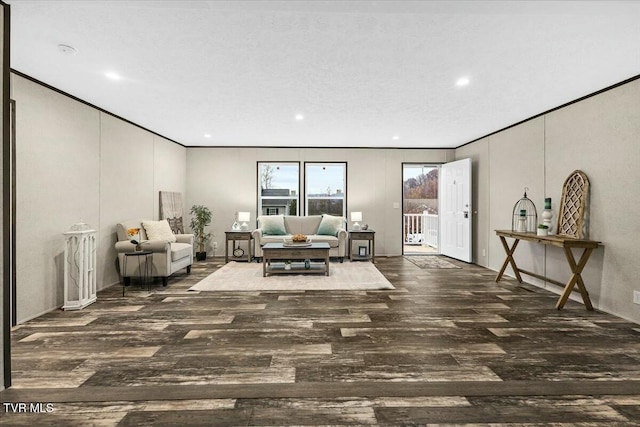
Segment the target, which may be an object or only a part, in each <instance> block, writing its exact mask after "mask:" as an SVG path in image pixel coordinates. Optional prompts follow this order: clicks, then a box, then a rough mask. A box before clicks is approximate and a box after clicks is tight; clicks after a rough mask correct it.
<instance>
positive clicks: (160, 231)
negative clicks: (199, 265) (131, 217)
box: [142, 219, 176, 243]
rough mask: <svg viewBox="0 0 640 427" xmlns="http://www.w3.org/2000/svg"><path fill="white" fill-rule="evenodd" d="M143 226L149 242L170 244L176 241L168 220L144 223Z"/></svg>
mask: <svg viewBox="0 0 640 427" xmlns="http://www.w3.org/2000/svg"><path fill="white" fill-rule="evenodd" d="M142 226H143V227H144V231H145V232H146V233H147V239H149V240H164V241H165V242H169V243H173V242H175V241H176V236H175V235H174V234H173V232H172V231H171V227H170V226H169V222H168V221H167V220H166V219H161V220H160V221H142Z"/></svg>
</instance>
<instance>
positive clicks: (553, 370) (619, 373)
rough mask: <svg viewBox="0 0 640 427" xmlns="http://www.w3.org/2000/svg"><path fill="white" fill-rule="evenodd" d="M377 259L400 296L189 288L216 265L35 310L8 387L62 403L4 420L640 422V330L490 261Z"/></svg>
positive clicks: (20, 331)
mask: <svg viewBox="0 0 640 427" xmlns="http://www.w3.org/2000/svg"><path fill="white" fill-rule="evenodd" d="M376 261H377V263H376V265H377V266H378V268H379V269H380V270H381V271H382V272H383V273H384V275H385V276H386V277H387V278H388V279H389V280H390V281H391V282H392V283H393V284H394V286H395V287H396V288H397V289H396V290H392V291H351V292H346V291H345V292H336V291H316V292H255V293H248V292H246V293H241V292H238V293H229V292H227V293H213V292H208V293H192V292H187V289H188V288H189V287H190V286H192V285H193V284H194V283H196V282H197V281H199V280H200V279H201V278H203V277H205V276H206V275H208V274H210V273H211V272H212V271H214V270H215V269H216V268H217V267H218V266H219V265H220V263H221V260H217V259H216V260H214V261H208V262H203V263H197V264H196V265H194V268H193V269H192V273H191V274H190V275H188V276H187V275H186V274H179V275H176V276H175V277H172V278H171V279H170V280H169V286H168V287H166V288H163V287H162V286H161V285H160V282H157V283H155V284H154V288H153V289H152V291H151V292H147V291H143V290H141V289H140V288H139V287H138V286H137V285H136V284H135V283H134V285H132V286H131V287H130V288H127V294H126V296H125V297H122V288H121V287H119V286H114V287H111V288H109V289H107V290H105V291H103V292H100V293H99V294H98V302H97V303H95V304H93V305H91V306H89V307H87V308H85V309H84V310H81V311H76V312H64V311H54V312H52V313H49V314H47V315H44V316H42V317H40V318H38V319H35V320H33V321H30V322H28V323H26V324H24V325H21V326H19V327H18V328H16V329H15V331H14V332H13V336H12V343H13V344H12V352H13V359H12V360H13V368H14V371H13V381H14V386H13V388H12V389H10V390H5V391H3V392H1V393H0V397H1V398H2V402H3V403H6V402H11V403H14V404H16V403H27V404H31V403H43V404H47V403H50V404H51V405H49V406H46V405H43V406H40V407H38V406H37V405H35V406H34V407H32V408H31V409H36V410H37V409H42V410H44V411H45V412H44V413H14V412H13V411H14V410H15V409H16V408H17V406H7V405H6V404H5V405H3V409H2V414H1V415H2V416H1V417H0V424H2V425H38V426H49V425H51V426H87V425H96V426H113V425H121V426H133V425H167V426H184V425H206V426H215V425H222V426H242V425H441V426H443V425H447V426H462V425H464V426H469V425H489V424H490V425H492V426H569V425H571V426H612V425H616V426H617V425H619V426H631V425H634V426H637V425H640V326H639V325H637V324H633V323H630V322H627V321H625V320H622V319H619V318H616V317H614V316H611V315H608V314H604V313H600V312H588V311H586V310H585V309H584V307H583V306H582V305H581V304H578V303H576V302H571V301H570V302H569V303H568V304H567V305H566V307H565V309H564V310H562V311H558V310H556V309H555V308H554V305H555V302H556V299H557V297H556V296H555V295H553V294H551V293H548V292H546V291H544V290H541V289H538V288H535V287H532V286H528V285H519V284H517V283H516V282H514V281H508V280H507V281H502V282H501V283H499V284H496V283H495V282H494V277H495V273H494V272H492V271H489V270H486V269H483V268H480V267H477V266H473V265H467V264H464V263H457V262H456V264H457V265H459V266H461V267H462V268H461V269H421V268H419V267H417V266H416V265H414V264H413V263H411V262H409V261H407V260H405V259H404V258H401V257H394V258H377V259H376ZM274 279H275V280H277V278H274ZM12 408H13V409H12ZM47 409H51V410H52V412H49V413H47V412H46V410H47Z"/></svg>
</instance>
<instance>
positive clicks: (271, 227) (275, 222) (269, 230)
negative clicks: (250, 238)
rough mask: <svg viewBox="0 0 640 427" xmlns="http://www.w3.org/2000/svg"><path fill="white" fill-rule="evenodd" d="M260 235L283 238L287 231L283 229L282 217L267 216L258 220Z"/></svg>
mask: <svg viewBox="0 0 640 427" xmlns="http://www.w3.org/2000/svg"><path fill="white" fill-rule="evenodd" d="M260 227H261V228H262V233H263V234H265V235H267V236H284V235H285V234H287V230H285V228H284V216H282V215H267V216H263V217H261V218H260Z"/></svg>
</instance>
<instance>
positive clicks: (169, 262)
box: [115, 220, 194, 286]
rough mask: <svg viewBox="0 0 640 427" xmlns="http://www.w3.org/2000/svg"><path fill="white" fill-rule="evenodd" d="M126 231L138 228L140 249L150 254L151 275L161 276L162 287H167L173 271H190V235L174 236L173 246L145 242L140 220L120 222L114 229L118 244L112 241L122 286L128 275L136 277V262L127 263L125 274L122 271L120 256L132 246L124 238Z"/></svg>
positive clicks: (164, 242)
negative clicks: (151, 263)
mask: <svg viewBox="0 0 640 427" xmlns="http://www.w3.org/2000/svg"><path fill="white" fill-rule="evenodd" d="M130 228H139V229H140V240H141V242H142V249H143V250H148V251H151V252H153V254H152V259H153V266H152V268H151V276H152V277H161V278H162V285H163V286H167V282H168V278H169V276H170V275H172V274H173V273H175V272H176V271H178V270H181V269H183V268H185V267H186V269H187V273H190V272H191V264H193V243H194V237H193V234H175V237H176V241H175V242H173V243H169V242H167V241H164V240H147V235H146V233H145V230H144V227H143V226H142V221H141V220H129V221H124V222H121V223H119V224H118V225H117V226H116V233H117V236H118V241H117V242H116V245H115V249H116V252H117V253H118V262H119V265H120V275H121V276H122V278H123V280H124V283H125V285H128V284H129V283H130V281H131V277H132V276H135V277H137V276H138V275H139V274H140V271H138V269H139V266H138V263H137V262H129V263H127V271H124V253H125V252H133V251H134V250H135V245H134V244H133V243H131V241H130V240H129V237H128V236H127V230H128V229H130Z"/></svg>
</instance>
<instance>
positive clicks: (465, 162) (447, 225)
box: [439, 159, 471, 262]
mask: <svg viewBox="0 0 640 427" xmlns="http://www.w3.org/2000/svg"><path fill="white" fill-rule="evenodd" d="M440 177H441V178H440V197H439V199H440V212H441V214H440V215H441V216H440V253H442V255H446V256H449V257H451V258H455V259H459V260H460V261H464V262H471V159H462V160H457V161H455V162H451V163H445V164H444V165H442V168H441V169H440Z"/></svg>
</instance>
